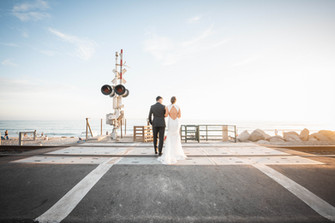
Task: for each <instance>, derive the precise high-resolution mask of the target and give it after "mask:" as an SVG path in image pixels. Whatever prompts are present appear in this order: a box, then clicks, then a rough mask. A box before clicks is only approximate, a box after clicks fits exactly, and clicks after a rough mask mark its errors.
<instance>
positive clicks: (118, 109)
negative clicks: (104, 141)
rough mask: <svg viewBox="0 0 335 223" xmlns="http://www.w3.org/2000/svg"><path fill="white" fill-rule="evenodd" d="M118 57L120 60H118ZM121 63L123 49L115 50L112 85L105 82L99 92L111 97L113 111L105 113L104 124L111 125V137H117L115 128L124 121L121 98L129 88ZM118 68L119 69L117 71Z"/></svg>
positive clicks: (127, 93) (125, 95)
mask: <svg viewBox="0 0 335 223" xmlns="http://www.w3.org/2000/svg"><path fill="white" fill-rule="evenodd" d="M119 58H120V62H119V63H118V60H119ZM124 65H125V64H124V63H123V50H122V49H121V52H120V53H118V52H115V69H114V70H113V73H114V74H115V77H114V79H113V80H112V81H111V82H112V85H109V84H105V85H103V86H102V87H101V93H102V94H104V95H107V96H108V95H109V97H111V98H113V109H114V112H113V113H109V114H106V124H108V125H112V126H113V131H112V139H116V138H117V129H118V128H120V126H121V124H122V122H123V123H124V110H122V109H123V108H124V105H123V104H122V98H125V97H127V96H128V95H129V90H128V89H126V87H125V86H124V84H125V83H126V80H125V79H124V78H123V75H124V74H125V73H126V72H127V70H126V69H125V68H122V66H123V67H124ZM118 68H120V70H119V71H118Z"/></svg>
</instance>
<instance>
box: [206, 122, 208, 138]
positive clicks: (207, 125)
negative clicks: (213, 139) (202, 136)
mask: <svg viewBox="0 0 335 223" xmlns="http://www.w3.org/2000/svg"><path fill="white" fill-rule="evenodd" d="M206 141H208V125H206Z"/></svg>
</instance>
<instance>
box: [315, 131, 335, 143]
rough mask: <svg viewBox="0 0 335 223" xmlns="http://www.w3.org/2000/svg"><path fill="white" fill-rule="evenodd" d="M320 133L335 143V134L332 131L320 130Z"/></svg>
mask: <svg viewBox="0 0 335 223" xmlns="http://www.w3.org/2000/svg"><path fill="white" fill-rule="evenodd" d="M318 133H320V134H322V135H324V136H326V137H327V138H328V140H329V141H335V132H333V131H330V130H320V131H319V132H318Z"/></svg>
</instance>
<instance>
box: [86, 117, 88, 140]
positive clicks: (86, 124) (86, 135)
mask: <svg viewBox="0 0 335 223" xmlns="http://www.w3.org/2000/svg"><path fill="white" fill-rule="evenodd" d="M87 122H88V118H86V140H87V136H88V126H87Z"/></svg>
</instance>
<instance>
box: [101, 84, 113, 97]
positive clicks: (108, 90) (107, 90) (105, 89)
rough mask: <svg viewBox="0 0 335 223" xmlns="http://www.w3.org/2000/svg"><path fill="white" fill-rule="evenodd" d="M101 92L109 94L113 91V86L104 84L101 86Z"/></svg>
mask: <svg viewBox="0 0 335 223" xmlns="http://www.w3.org/2000/svg"><path fill="white" fill-rule="evenodd" d="M101 93H102V94H104V95H110V94H112V93H113V88H112V87H111V86H110V85H108V84H105V85H104V86H102V87H101Z"/></svg>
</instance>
